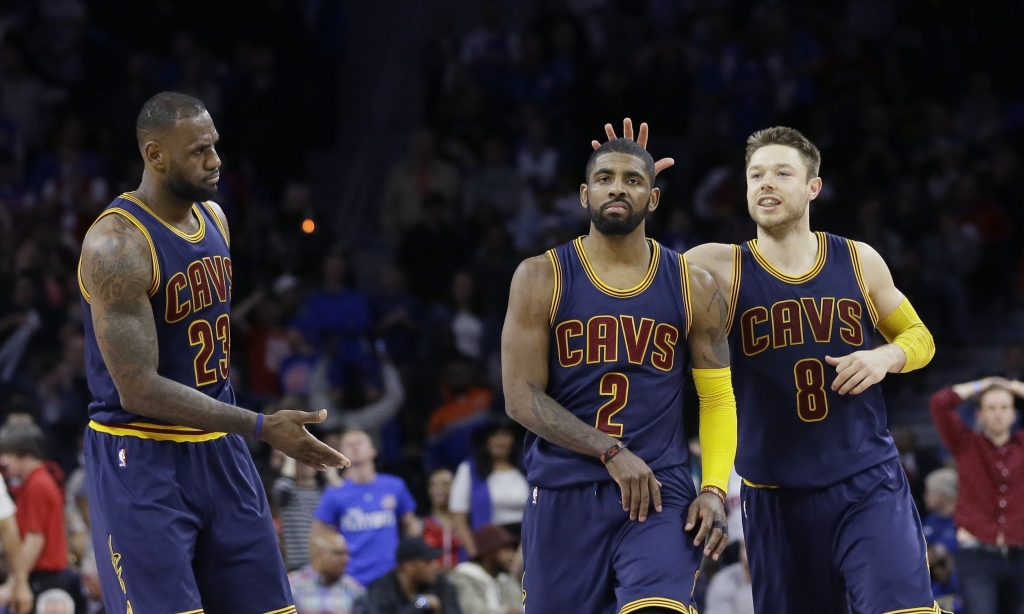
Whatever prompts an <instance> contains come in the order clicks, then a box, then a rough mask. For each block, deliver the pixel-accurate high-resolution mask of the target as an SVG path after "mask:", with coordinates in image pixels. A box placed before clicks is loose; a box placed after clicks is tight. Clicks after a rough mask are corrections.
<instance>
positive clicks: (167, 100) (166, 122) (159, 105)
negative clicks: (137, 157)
mask: <svg viewBox="0 0 1024 614" xmlns="http://www.w3.org/2000/svg"><path fill="white" fill-rule="evenodd" d="M205 112H206V105H204V104H203V101H201V100H199V99H198V98H193V97H192V96H188V95H186V94H179V93H177V92H160V93H159V94H157V95H156V96H153V97H152V98H150V99H149V100H147V101H146V104H144V105H142V111H140V112H139V117H138V119H136V120H135V137H136V138H137V139H138V140H139V144H140V145H141V144H142V143H144V142H146V139H147V138H148V137H149V136H150V135H155V134H160V133H162V132H165V131H167V130H169V129H171V128H173V127H174V126H175V124H177V123H178V121H180V120H183V119H195V118H196V117H198V116H200V115H202V114H203V113H205Z"/></svg>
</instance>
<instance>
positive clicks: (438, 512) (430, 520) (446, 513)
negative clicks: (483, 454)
mask: <svg viewBox="0 0 1024 614" xmlns="http://www.w3.org/2000/svg"><path fill="white" fill-rule="evenodd" d="M451 490H452V472H451V471H448V470H447V469H438V470H437V471H435V472H433V473H431V474H430V481H429V482H427V495H428V496H429V497H430V515H429V516H427V517H426V518H424V519H423V541H425V542H427V545H428V546H430V547H431V548H437V549H438V550H440V551H441V555H440V556H439V557H438V559H437V563H438V564H439V565H440V566H441V569H443V570H445V571H448V570H449V569H451V568H452V567H455V565H456V564H457V563H458V562H459V549H460V548H462V540H461V539H459V536H458V533H457V532H456V531H455V514H453V513H452V511H451V510H450V509H448V498H449V497H450V496H451Z"/></svg>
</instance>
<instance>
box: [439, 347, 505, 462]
mask: <svg viewBox="0 0 1024 614" xmlns="http://www.w3.org/2000/svg"><path fill="white" fill-rule="evenodd" d="M478 379H479V378H478V374H477V372H476V369H475V368H474V366H473V365H472V364H470V363H468V362H466V361H463V360H456V361H454V362H451V363H449V364H448V365H447V366H446V367H445V368H444V371H443V372H442V375H441V396H442V399H443V401H444V402H443V403H442V404H441V406H440V407H438V408H437V409H435V410H434V412H433V413H432V414H431V415H430V419H429V421H428V422H427V442H426V461H425V464H426V467H427V470H428V471H433V470H434V469H438V468H440V467H444V468H447V469H452V470H454V469H455V468H456V467H458V466H459V463H461V462H462V461H464V460H465V459H466V458H468V457H469V456H470V454H472V450H473V433H475V432H476V431H477V430H478V429H479V428H480V427H481V426H483V425H484V424H485V423H486V422H487V421H488V420H489V418H490V408H491V405H492V404H493V402H494V394H493V393H492V392H491V391H490V389H488V388H487V387H486V386H484V385H482V384H481V383H480V382H479V381H478Z"/></svg>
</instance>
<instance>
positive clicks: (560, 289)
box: [525, 239, 689, 488]
mask: <svg viewBox="0 0 1024 614" xmlns="http://www.w3.org/2000/svg"><path fill="white" fill-rule="evenodd" d="M648 245H649V246H650V253H651V259H650V263H649V266H648V270H647V273H646V275H645V276H644V278H643V279H642V280H641V282H640V283H639V284H638V285H637V286H636V287H634V288H628V289H619V288H612V287H609V286H608V285H606V284H605V283H604V282H602V281H601V279H600V278H599V277H598V276H597V274H596V273H595V272H594V269H593V267H592V266H591V264H590V261H589V259H588V258H587V254H586V249H585V248H584V246H583V241H582V239H577V240H576V241H573V242H571V243H567V244H565V245H562V246H560V247H557V248H555V249H553V250H550V251H549V252H548V254H547V256H548V259H549V260H550V262H551V266H552V270H553V271H554V275H555V289H554V294H553V296H552V304H551V310H550V314H549V315H550V322H551V332H550V343H549V350H548V352H549V355H548V385H547V389H546V392H547V394H548V395H550V396H551V397H552V398H553V399H555V400H556V401H558V403H560V404H561V405H562V406H563V407H565V408H566V409H567V410H569V411H570V412H572V413H573V414H574V415H575V416H576V417H578V418H579V419H580V420H582V421H584V422H585V423H587V424H590V425H592V426H594V427H595V428H597V429H599V430H601V431H603V432H605V433H607V434H609V435H611V436H612V437H617V438H619V439H621V440H622V441H623V442H625V443H626V444H627V445H628V446H629V448H630V449H631V450H632V451H633V452H634V453H636V454H638V455H640V456H642V457H643V458H645V459H650V460H649V461H648V464H649V466H650V467H651V468H652V469H655V470H657V469H661V468H666V467H671V466H677V465H682V464H683V463H685V462H686V461H687V458H688V451H687V447H686V446H685V445H684V444H683V441H684V439H683V430H682V403H683V397H682V385H683V372H682V370H683V363H684V362H685V361H684V359H683V356H682V355H681V354H680V353H681V352H682V351H683V350H682V348H683V347H684V346H683V342H684V339H685V337H686V333H687V326H688V322H689V317H688V316H689V303H688V301H687V300H686V299H685V297H686V264H685V263H684V262H683V260H682V258H681V257H680V256H679V254H676V253H675V252H673V251H671V250H668V249H666V248H664V247H663V246H661V245H660V244H658V243H657V242H655V241H649V243H648ZM526 449H527V450H526V455H525V461H526V464H527V469H528V475H529V479H530V482H531V483H532V484H534V485H536V486H539V487H541V488H563V487H566V486H570V485H573V484H579V483H593V482H600V481H604V480H607V479H608V472H607V470H605V468H604V466H603V465H601V463H600V461H599V460H597V459H595V458H590V457H586V456H583V455H580V454H577V453H575V452H571V451H569V450H567V449H565V448H562V447H559V446H555V445H551V444H550V443H548V442H547V441H545V440H543V439H541V438H539V437H537V436H536V435H534V434H533V433H528V434H527V441H526ZM651 461H653V462H651Z"/></svg>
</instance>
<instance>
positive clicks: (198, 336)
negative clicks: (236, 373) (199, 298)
mask: <svg viewBox="0 0 1024 614" xmlns="http://www.w3.org/2000/svg"><path fill="white" fill-rule="evenodd" d="M217 342H220V343H219V345H220V358H219V359H218V360H217V362H216V363H214V364H213V365H212V366H211V365H210V359H211V358H213V354H214V352H215V351H216V349H217V345H218V343H217ZM188 343H189V345H191V346H196V345H198V346H199V353H198V354H196V359H195V363H194V364H195V368H196V386H197V387H199V386H209V385H210V384H216V383H217V380H218V379H220V380H226V379H227V378H228V372H229V370H230V369H229V367H230V366H231V320H230V318H228V315H227V314H226V313H225V314H221V315H220V317H218V318H217V322H216V323H215V324H213V325H211V324H210V322H209V320H196V321H195V322H193V323H192V324H190V325H189V327H188ZM218 376H219V378H218Z"/></svg>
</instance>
